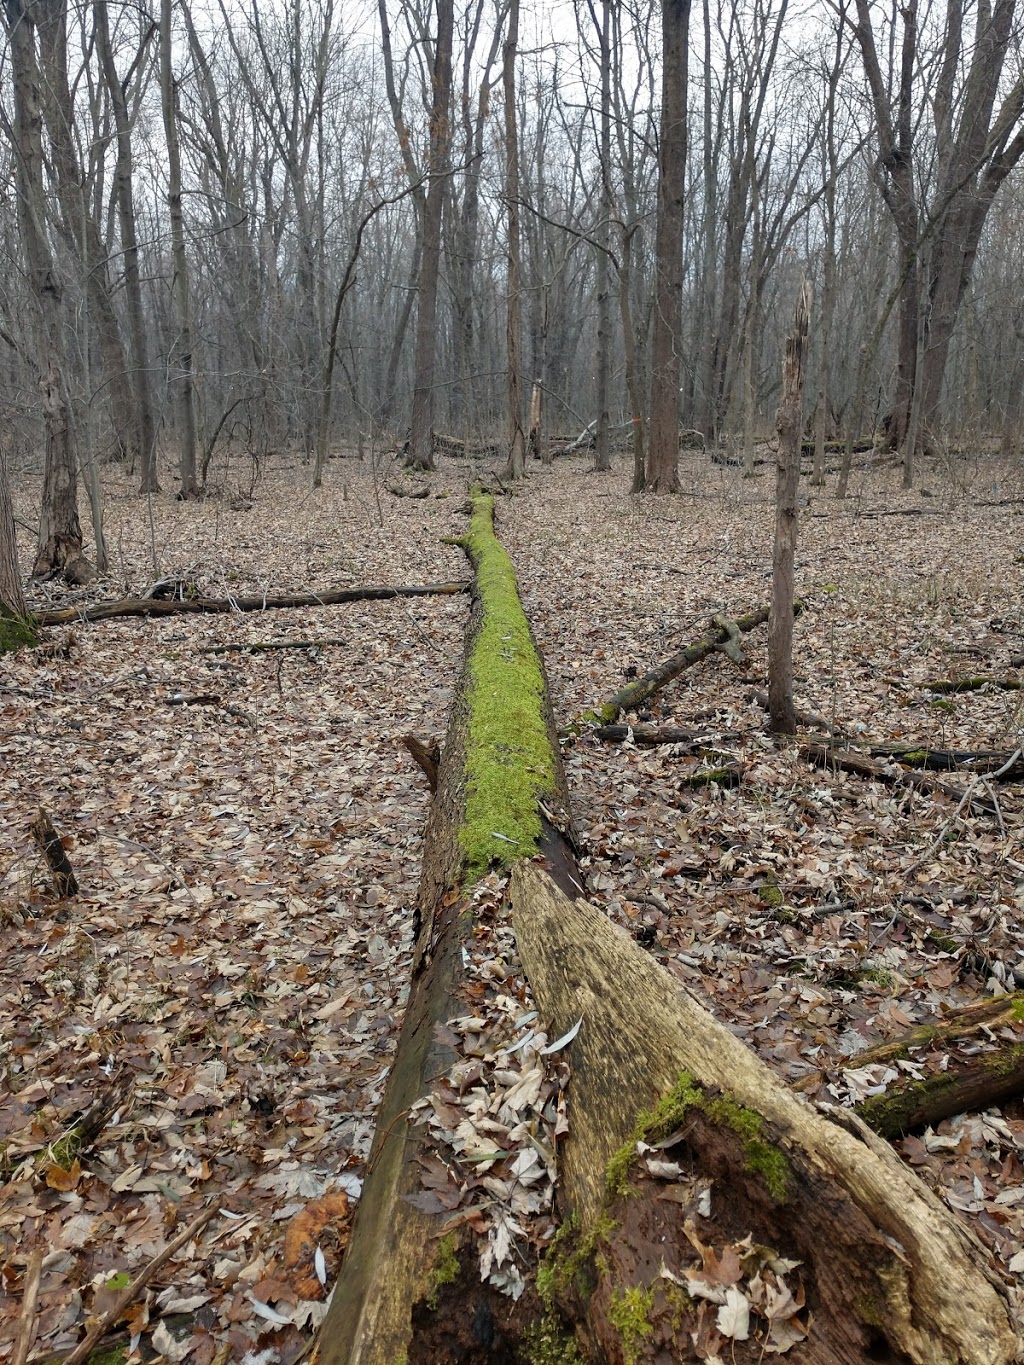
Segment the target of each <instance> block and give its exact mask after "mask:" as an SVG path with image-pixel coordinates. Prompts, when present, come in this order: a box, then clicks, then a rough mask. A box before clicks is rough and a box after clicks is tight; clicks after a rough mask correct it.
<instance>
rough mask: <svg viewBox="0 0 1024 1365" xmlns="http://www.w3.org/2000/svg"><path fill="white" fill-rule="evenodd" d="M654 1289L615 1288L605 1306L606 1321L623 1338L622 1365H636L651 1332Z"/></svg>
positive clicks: (638, 1286)
mask: <svg viewBox="0 0 1024 1365" xmlns="http://www.w3.org/2000/svg"><path fill="white" fill-rule="evenodd" d="M653 1308H654V1290H653V1289H642V1288H641V1287H640V1285H638V1284H634V1285H631V1286H630V1287H629V1288H628V1289H616V1290H615V1291H614V1292H613V1294H612V1298H611V1302H610V1303H609V1305H608V1321H609V1322H610V1323H611V1325H612V1326H613V1327H614V1328H615V1330H616V1331H617V1332H618V1333H619V1335H620V1336H621V1338H622V1359H623V1361H624V1362H625V1365H637V1361H638V1360H639V1359H640V1352H641V1350H642V1349H643V1344H644V1342H645V1341H646V1340H647V1338H648V1337H649V1336H650V1335H651V1333H652V1332H653V1331H654V1328H653V1326H652V1324H651V1312H652V1310H653Z"/></svg>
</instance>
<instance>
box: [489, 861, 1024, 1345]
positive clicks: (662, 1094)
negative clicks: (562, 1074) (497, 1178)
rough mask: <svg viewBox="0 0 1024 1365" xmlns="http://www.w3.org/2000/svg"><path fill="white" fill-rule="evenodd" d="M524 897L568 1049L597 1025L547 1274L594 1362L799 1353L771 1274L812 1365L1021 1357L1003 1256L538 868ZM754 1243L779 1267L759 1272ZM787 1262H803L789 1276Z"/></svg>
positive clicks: (521, 916)
mask: <svg viewBox="0 0 1024 1365" xmlns="http://www.w3.org/2000/svg"><path fill="white" fill-rule="evenodd" d="M511 899H512V906H513V913H512V923H513V928H514V929H515V934H516V942H517V944H518V947H519V952H520V955H521V957H522V959H523V965H524V967H525V969H526V974H527V976H528V978H529V981H530V985H531V987H532V989H533V992H534V998H535V1000H536V1003H537V1008H538V1009H539V1011H540V1014H541V1018H542V1020H543V1022H544V1024H545V1025H546V1026H547V1027H548V1028H549V1029H550V1031H551V1032H553V1033H555V1034H556V1035H557V1034H559V1033H561V1032H562V1031H563V1030H564V1029H567V1028H568V1027H569V1025H570V1024H572V1023H574V1022H575V1021H576V1020H577V1019H580V1018H582V1020H583V1023H582V1027H581V1029H580V1031H579V1036H578V1037H577V1038H576V1039H575V1040H574V1041H573V1042H572V1043H571V1044H570V1046H569V1058H570V1064H571V1067H572V1080H571V1083H570V1093H571V1097H572V1107H571V1111H570V1112H571V1115H572V1117H571V1129H570V1133H569V1137H568V1139H567V1140H566V1142H565V1144H564V1147H563V1149H562V1151H561V1154H560V1162H559V1186H558V1189H559V1206H560V1213H561V1215H562V1221H563V1229H566V1228H568V1229H569V1230H568V1232H566V1233H563V1236H562V1238H561V1240H560V1243H559V1246H558V1248H557V1249H556V1250H555V1251H554V1252H553V1253H552V1254H551V1256H550V1259H549V1262H548V1270H549V1272H550V1274H549V1277H548V1278H549V1282H550V1284H551V1287H552V1292H553V1296H554V1298H555V1300H556V1303H557V1306H558V1308H560V1309H561V1310H562V1312H563V1313H565V1314H566V1315H567V1316H568V1317H569V1318H570V1319H571V1320H572V1321H574V1322H575V1325H576V1334H577V1340H578V1342H579V1344H580V1345H581V1346H582V1347H583V1348H584V1354H585V1356H586V1358H588V1359H600V1360H615V1361H621V1360H623V1359H628V1360H629V1361H631V1362H632V1363H633V1365H644V1363H645V1362H655V1361H663V1360H674V1361H681V1362H687V1361H697V1360H707V1359H708V1358H709V1357H710V1356H711V1355H713V1354H714V1353H715V1351H716V1350H717V1352H718V1354H719V1355H720V1357H721V1358H722V1359H723V1360H725V1359H737V1358H738V1356H737V1342H738V1341H746V1342H747V1343H748V1344H747V1346H746V1347H745V1348H740V1349H741V1350H743V1355H742V1359H744V1360H749V1361H757V1360H762V1359H764V1358H765V1354H766V1351H768V1350H769V1349H773V1348H774V1349H775V1350H777V1349H779V1347H780V1346H781V1347H782V1350H785V1349H786V1345H784V1344H783V1343H782V1341H781V1339H780V1336H779V1333H780V1328H781V1324H779V1325H776V1326H773V1325H772V1323H773V1319H772V1318H771V1317H770V1314H769V1311H768V1310H767V1305H766V1304H765V1302H764V1299H763V1298H761V1297H760V1296H761V1294H762V1293H763V1277H764V1276H765V1275H766V1274H767V1273H768V1271H767V1267H768V1266H770V1265H774V1267H775V1269H774V1272H773V1274H774V1276H776V1277H779V1276H781V1279H778V1280H777V1283H776V1287H775V1290H774V1291H773V1296H772V1297H774V1294H776V1293H777V1294H778V1296H779V1298H778V1299H777V1300H776V1302H782V1301H786V1300H788V1301H789V1303H790V1308H789V1310H788V1311H787V1312H786V1313H785V1314H782V1315H780V1316H782V1317H783V1318H785V1319H786V1323H787V1330H786V1331H785V1333H784V1335H785V1338H786V1340H787V1341H788V1343H789V1344H790V1345H795V1346H796V1349H795V1351H794V1358H795V1359H799V1360H800V1361H801V1362H804V1363H805V1365H863V1362H865V1361H868V1360H874V1361H886V1362H890V1365H907V1362H913V1363H914V1365H940V1363H941V1365H954V1362H955V1363H956V1365H981V1363H982V1362H989V1363H990V1365H996V1362H1000V1363H1002V1362H1008V1361H1009V1360H1011V1359H1012V1358H1013V1357H1014V1354H1015V1352H1016V1348H1017V1342H1016V1335H1015V1333H1014V1332H1013V1330H1012V1328H1011V1325H1010V1321H1009V1316H1008V1311H1007V1303H1006V1300H1005V1291H1004V1290H1003V1289H1002V1287H1001V1285H1000V1283H999V1280H998V1277H997V1275H996V1273H995V1271H994V1270H992V1269H990V1268H989V1266H988V1259H989V1258H988V1253H987V1252H986V1251H985V1250H984V1248H983V1247H982V1246H981V1245H980V1243H978V1242H977V1240H976V1239H975V1238H974V1237H973V1236H972V1234H971V1233H970V1232H968V1230H967V1229H966V1228H965V1227H964V1226H963V1224H962V1223H960V1222H959V1221H958V1220H957V1218H956V1217H955V1215H954V1214H952V1213H951V1212H950V1211H949V1210H948V1209H946V1208H945V1207H944V1206H943V1205H942V1204H941V1203H940V1202H939V1200H938V1199H937V1198H936V1197H935V1196H934V1195H933V1194H932V1193H931V1191H930V1190H928V1189H927V1187H926V1186H925V1185H924V1184H923V1183H922V1182H921V1181H920V1180H918V1179H917V1177H916V1176H915V1175H914V1174H913V1172H912V1171H910V1170H908V1169H907V1167H906V1166H905V1165H904V1163H903V1162H902V1161H901V1160H900V1158H899V1157H897V1156H896V1154H895V1153H894V1152H893V1151H892V1149H891V1148H890V1147H889V1146H888V1145H887V1144H886V1143H884V1142H882V1141H881V1139H879V1138H878V1137H876V1136H875V1134H874V1133H872V1132H871V1130H870V1129H869V1128H867V1126H866V1125H865V1124H864V1123H863V1122H861V1121H859V1120H858V1119H857V1118H856V1117H855V1116H853V1115H849V1114H846V1113H843V1112H842V1111H833V1112H832V1114H831V1115H830V1116H829V1117H828V1118H826V1117H825V1116H824V1115H822V1114H820V1113H819V1112H818V1111H817V1110H815V1109H813V1108H812V1107H811V1106H810V1105H808V1104H806V1103H805V1102H803V1101H801V1100H800V1099H799V1098H798V1097H796V1096H795V1095H793V1094H792V1093H791V1092H790V1091H789V1090H788V1089H787V1088H786V1087H785V1086H784V1085H782V1084H781V1083H780V1082H779V1080H778V1078H777V1077H775V1076H774V1075H773V1074H772V1072H771V1071H770V1070H769V1069H768V1067H767V1066H765V1064H764V1063H763V1062H761V1061H760V1060H759V1059H758V1058H757V1057H756V1056H755V1055H754V1054H753V1053H752V1052H751V1051H750V1050H749V1049H748V1048H747V1047H746V1046H745V1045H744V1044H743V1043H741V1042H740V1040H739V1039H737V1038H736V1037H735V1036H734V1035H733V1034H732V1033H731V1032H730V1030H729V1029H728V1028H727V1027H726V1026H725V1025H724V1024H722V1023H719V1022H718V1021H717V1020H716V1019H715V1018H714V1016H713V1015H711V1014H710V1013H708V1012H707V1011H706V1010H704V1009H702V1008H701V1006H700V1005H698V1004H697V1003H696V1001H694V1000H693V999H692V998H691V997H690V996H688V995H687V994H686V993H685V992H682V991H680V989H679V983H678V982H677V981H676V980H675V979H674V978H673V977H672V976H670V975H669V973H668V972H666V971H665V970H664V969H663V968H662V967H660V966H658V965H657V964H656V963H655V962H654V961H652V960H651V958H650V957H649V956H648V955H647V954H646V953H645V952H644V951H643V950H642V949H641V948H639V947H638V945H637V944H636V943H635V942H634V941H633V939H631V938H630V937H629V936H628V935H627V934H625V933H624V932H623V930H622V929H620V928H619V927H618V926H617V925H614V924H612V923H611V922H610V921H609V920H608V918H607V917H606V916H605V915H604V914H602V913H600V912H599V911H597V910H595V909H594V908H593V907H592V906H590V905H588V904H587V902H586V901H584V900H579V899H577V900H570V899H569V898H568V897H567V896H566V895H565V894H564V893H562V892H561V891H560V890H559V888H558V887H557V886H556V885H555V884H554V882H553V881H552V880H551V878H550V877H549V876H547V874H546V873H545V872H544V871H543V870H541V868H540V867H538V866H537V865H535V864H532V863H527V862H525V861H524V862H520V863H518V864H517V865H516V867H515V868H514V869H513V873H512V885H511ZM644 1144H646V1145H644ZM702 1200H703V1203H702ZM752 1244H753V1245H756V1246H758V1247H763V1248H765V1251H764V1253H763V1259H758V1258H755V1262H754V1264H753V1265H751V1266H749V1267H748V1268H747V1269H746V1271H744V1268H743V1258H744V1256H745V1254H746V1253H745V1251H744V1250H743V1248H744V1247H746V1248H749V1247H750V1246H751V1245H752ZM730 1245H731V1246H732V1247H733V1248H735V1249H734V1250H730V1249H729V1247H730ZM698 1258H699V1259H700V1260H702V1261H703V1266H702V1267H699V1268H696V1269H695V1268H694V1265H695V1261H696V1260H697V1259H698ZM778 1258H787V1259H786V1260H785V1261H783V1262H781V1263H780V1261H779V1259H778ZM788 1258H792V1261H793V1262H799V1265H795V1264H793V1265H790V1268H789V1269H788V1270H787V1269H783V1266H784V1265H787V1264H789V1259H788ZM727 1261H731V1263H732V1268H731V1269H730V1270H726V1264H727ZM757 1266H760V1269H759V1270H758V1269H756V1267H757ZM745 1277H749V1279H748V1282H747V1284H746V1285H744V1279H745ZM758 1279H761V1281H762V1282H761V1283H760V1284H757V1283H755V1282H756V1281H757V1280H758ZM709 1282H710V1283H711V1284H713V1285H716V1286H718V1292H719V1297H718V1299H717V1302H719V1303H721V1304H723V1305H724V1306H725V1309H726V1311H724V1312H723V1311H719V1312H718V1314H717V1323H716V1329H715V1330H712V1324H711V1321H710V1319H711V1318H712V1317H713V1316H714V1315H715V1309H714V1308H711V1309H710V1311H708V1310H707V1308H706V1307H704V1308H703V1310H702V1306H701V1303H700V1294H701V1293H702V1292H704V1291H706V1290H707V1289H708V1288H709ZM770 1282H771V1281H770ZM698 1285H700V1286H702V1289H697V1286H698ZM726 1286H728V1288H729V1289H731V1290H732V1294H731V1296H730V1295H729V1294H728V1293H727V1292H726ZM680 1289H681V1290H682V1293H680V1292H679V1290H680ZM790 1294H792V1295H793V1298H792V1299H789V1295H790ZM750 1302H752V1303H753V1305H754V1307H753V1309H750V1308H749V1304H750ZM759 1302H760V1304H761V1307H762V1309H763V1310H764V1311H762V1313H760V1314H759V1313H758V1312H757V1305H758V1303H759ZM730 1303H731V1304H732V1308H731V1309H730V1307H729V1305H730ZM627 1309H631V1310H632V1311H631V1312H627V1311H626V1310H627ZM737 1310H738V1311H739V1316H740V1318H741V1321H737V1320H736V1314H737ZM748 1312H749V1316H748ZM774 1321H775V1322H776V1323H778V1318H776V1319H774ZM727 1323H728V1324H729V1325H730V1331H729V1332H725V1333H720V1332H719V1331H718V1330H717V1328H724V1327H725V1326H726V1325H727ZM626 1334H628V1335H626ZM624 1336H625V1340H624ZM729 1336H731V1337H732V1340H731V1341H730V1340H728V1339H727V1338H728V1337H729ZM804 1338H806V1339H804Z"/></svg>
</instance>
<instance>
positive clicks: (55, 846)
mask: <svg viewBox="0 0 1024 1365" xmlns="http://www.w3.org/2000/svg"><path fill="white" fill-rule="evenodd" d="M28 830H29V833H30V834H31V835H32V838H33V839H34V840H35V843H36V847H37V848H38V849H39V852H40V853H41V855H42V858H43V861H44V862H45V863H46V866H47V868H48V869H49V872H50V876H51V878H52V879H53V891H54V895H56V896H58V897H60V898H61V899H63V898H64V897H65V896H77V895H78V878H77V877H76V876H75V869H74V868H73V867H72V866H71V859H70V858H69V857H68V855H67V854H66V853H65V852H64V845H63V843H62V842H61V838H60V835H59V834H58V833H57V831H56V830H55V829H54V827H53V821H52V820H51V819H50V817H49V816H48V815H47V813H46V811H45V810H43V809H42V808H41V807H40V809H39V810H38V811H37V812H36V814H35V818H34V819H33V820H32V823H31V824H30V825H29V827H28Z"/></svg>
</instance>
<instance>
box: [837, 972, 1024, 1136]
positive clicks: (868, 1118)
mask: <svg viewBox="0 0 1024 1365" xmlns="http://www.w3.org/2000/svg"><path fill="white" fill-rule="evenodd" d="M899 1062H909V1063H913V1064H914V1065H915V1071H916V1073H917V1074H914V1073H913V1072H907V1071H905V1070H902V1069H901V1070H899V1072H898V1074H897V1075H895V1076H894V1077H893V1078H891V1079H890V1080H889V1082H888V1084H887V1085H886V1089H885V1091H884V1093H883V1094H880V1095H870V1096H869V1097H868V1098H867V1099H865V1100H862V1101H861V1102H860V1103H859V1104H858V1105H857V1112H858V1113H859V1114H860V1115H861V1117H862V1118H863V1119H864V1121H865V1122H866V1123H868V1124H870V1126H871V1127H872V1128H873V1129H874V1130H875V1132H876V1133H879V1134H880V1135H881V1136H882V1137H886V1138H897V1137H900V1136H901V1135H902V1134H903V1133H906V1132H909V1131H910V1130H911V1129H913V1128H923V1127H924V1126H925V1125H926V1124H935V1123H939V1122H940V1121H941V1120H942V1119H945V1118H950V1117H951V1116H952V1115H953V1114H962V1113H969V1112H977V1111H979V1110H983V1109H987V1108H988V1107H989V1106H990V1105H994V1104H1001V1103H1003V1102H1004V1101H1005V1100H1008V1099H1012V1098H1013V1097H1015V1096H1017V1095H1021V1094H1024V992H1018V993H1016V994H1013V995H1000V996H997V997H996V998H995V999H993V1000H982V1001H980V1002H979V1003H978V1004H975V1005H968V1006H967V1007H966V1008H965V1009H962V1010H956V1011H954V1012H952V1013H951V1014H949V1015H947V1016H946V1017H945V1018H942V1019H939V1020H937V1021H936V1022H935V1023H930V1024H921V1025H919V1026H918V1027H917V1028H915V1029H912V1030H911V1031H910V1032H909V1033H905V1034H903V1035H902V1036H901V1037H899V1038H894V1039H892V1040H891V1041H889V1042H886V1043H879V1044H878V1046H877V1047H873V1048H869V1049H868V1050H867V1051H866V1052H860V1053H857V1054H856V1055H855V1056H853V1057H851V1058H850V1060H849V1062H848V1063H847V1067H848V1068H850V1069H859V1068H860V1067H865V1066H872V1065H876V1064H881V1065H883V1066H884V1065H887V1064H891V1065H892V1067H893V1069H894V1070H895V1069H896V1066H897V1064H898V1063H899Z"/></svg>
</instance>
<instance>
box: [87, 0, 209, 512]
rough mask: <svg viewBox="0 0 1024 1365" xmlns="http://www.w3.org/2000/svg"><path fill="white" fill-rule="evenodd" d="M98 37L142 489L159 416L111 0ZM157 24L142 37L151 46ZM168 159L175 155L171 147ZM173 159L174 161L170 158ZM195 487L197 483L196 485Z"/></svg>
mask: <svg viewBox="0 0 1024 1365" xmlns="http://www.w3.org/2000/svg"><path fill="white" fill-rule="evenodd" d="M93 13H94V14H95V16H96V42H97V46H98V48H99V55H100V62H101V64H102V66H103V79H104V81H105V83H106V87H107V93H108V95H109V97H110V104H111V108H112V109H113V113H114V126H115V128H116V130H117V157H116V161H115V164H114V185H115V190H116V196H117V221H118V227H119V229H120V233H121V254H122V258H123V261H124V288H125V297H126V301H127V307H128V326H129V330H130V333H131V339H132V381H133V387H134V389H135V430H136V437H135V439H136V443H137V447H138V451H139V463H140V466H141V471H142V481H141V489H140V491H141V492H143V493H158V492H159V491H160V484H159V481H158V479H157V472H156V422H155V419H154V416H153V395H152V390H151V386H150V375H149V345H148V342H147V340H146V320H145V312H144V309H143V306H142V278H141V274H140V271H139V239H138V232H137V231H136V226H135V196H134V193H133V189H132V176H133V157H132V140H131V120H130V118H129V115H128V104H127V100H126V99H125V92H124V88H123V86H122V84H121V78H120V76H119V75H118V73H117V67H116V66H115V64H114V52H113V48H112V47H111V43H110V25H109V22H108V18H107V0H95V2H94V4H93ZM155 28H156V25H155V24H154V25H153V26H152V28H151V29H150V31H149V33H148V34H147V35H146V37H145V39H144V40H143V47H145V46H148V43H149V38H150V36H151V35H152V32H153V30H154V29H155ZM168 160H169V161H171V157H170V149H169V148H168ZM171 164H172V165H173V162H172V161H171ZM193 491H194V489H193Z"/></svg>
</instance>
